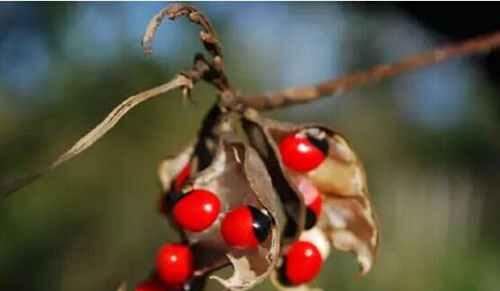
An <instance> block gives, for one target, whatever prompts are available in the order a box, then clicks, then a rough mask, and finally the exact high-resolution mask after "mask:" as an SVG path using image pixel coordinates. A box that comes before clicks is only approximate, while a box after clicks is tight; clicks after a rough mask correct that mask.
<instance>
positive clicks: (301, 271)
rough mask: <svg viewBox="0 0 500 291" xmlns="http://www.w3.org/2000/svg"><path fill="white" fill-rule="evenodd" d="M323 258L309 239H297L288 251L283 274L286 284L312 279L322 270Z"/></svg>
mask: <svg viewBox="0 0 500 291" xmlns="http://www.w3.org/2000/svg"><path fill="white" fill-rule="evenodd" d="M322 265H323V259H322V257H321V253H320V252H319V250H318V248H317V247H316V246H315V245H314V244H312V243H310V242H307V241H297V242H294V243H293V244H291V245H290V247H289V249H288V250H287V252H286V255H285V258H284V262H283V265H282V266H281V270H280V271H281V276H282V279H283V280H284V281H285V282H284V283H285V284H289V285H301V284H304V283H307V282H310V281H312V280H313V279H314V278H315V277H316V276H317V275H318V274H319V272H320V271H321V267H322Z"/></svg>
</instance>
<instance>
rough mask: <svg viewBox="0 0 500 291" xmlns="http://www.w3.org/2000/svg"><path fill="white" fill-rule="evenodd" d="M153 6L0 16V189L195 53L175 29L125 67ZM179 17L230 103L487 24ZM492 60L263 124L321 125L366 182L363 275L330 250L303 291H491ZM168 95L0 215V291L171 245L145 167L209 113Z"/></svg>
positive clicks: (122, 264) (107, 273)
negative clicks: (201, 33)
mask: <svg viewBox="0 0 500 291" xmlns="http://www.w3.org/2000/svg"><path fill="white" fill-rule="evenodd" d="M164 5H165V3H112V4H111V3H99V4H98V3H65V4H62V3H61V4H55V3H54V4H29V3H26V4H20V3H19V4H17V3H1V4H0V31H1V33H0V181H6V180H8V179H10V178H12V177H16V176H18V175H21V174H23V173H29V172H31V171H33V169H36V168H38V167H41V166H43V165H47V164H48V163H49V162H50V161H51V160H52V159H54V158H55V157H56V156H57V155H58V154H60V153H62V152H63V151H64V150H65V149H67V148H68V147H69V146H70V145H72V143H73V142H75V141H76V140H77V139H78V138H79V137H80V136H81V135H82V134H84V133H85V132H87V131H88V130H89V129H90V128H92V127H93V126H94V125H96V124H97V123H98V122H99V121H100V120H101V119H103V118H104V116H105V115H106V114H107V113H108V112H109V111H111V109H112V108H113V107H114V106H115V105H117V104H118V103H119V102H120V101H122V100H123V99H124V98H125V97H127V96H129V95H132V94H135V93H137V92H140V91H142V90H145V89H148V88H151V87H153V86H156V85H159V84H161V83H163V82H165V81H167V80H169V79H170V78H171V77H172V76H173V74H175V73H176V72H178V71H180V70H183V69H185V68H188V67H189V66H190V65H191V61H192V57H193V55H194V53H195V52H197V51H200V50H201V45H200V44H199V42H198V39H197V31H198V29H197V28H196V27H193V26H192V25H189V24H187V22H186V21H185V20H182V21H179V22H177V23H175V24H173V23H167V24H166V25H164V26H162V27H161V28H160V30H159V34H158V38H157V40H156V42H155V44H154V49H155V50H154V53H153V55H152V56H150V57H145V56H144V55H143V54H142V51H141V47H140V39H141V37H142V33H143V31H144V29H145V27H146V25H147V22H148V20H149V18H150V17H151V16H152V15H154V14H155V13H156V12H157V11H158V10H159V9H161V8H162V7H163V6H164ZM196 6H198V7H199V8H201V9H202V10H203V11H204V12H205V13H206V14H207V15H208V16H209V17H210V18H211V19H212V21H213V23H214V25H215V27H216V29H217V30H218V32H219V36H220V38H221V40H222V42H223V44H224V49H225V55H226V63H227V70H228V71H229V74H230V78H231V80H232V82H233V84H235V85H236V86H237V87H239V88H241V89H242V91H243V92H246V93H256V92H259V91H262V90H270V89H279V88H285V87H287V86H291V85H301V84H308V83H311V82H316V81H319V80H324V79H329V78H332V77H334V76H339V75H341V74H344V73H348V72H352V71H355V70H360V69H363V68H368V67H369V66H371V65H374V64H378V63H382V62H389V61H391V60H397V59H399V58H400V57H402V56H405V55H408V54H412V53H416V52H420V51H423V50H426V49H429V48H432V47H435V46H437V45H438V44H442V43H445V42H447V41H449V40H452V39H458V38H461V37H464V36H471V35H474V34H475V33H476V32H487V31H492V30H493V29H495V28H500V25H497V24H499V23H498V22H497V23H494V22H488V21H494V20H493V19H490V20H488V17H484V19H482V20H478V21H474V24H472V23H470V22H468V21H466V20H464V19H461V18H460V17H461V14H460V12H456V13H455V12H454V13H449V11H448V10H446V12H443V13H441V14H439V9H438V10H437V11H436V9H437V7H438V6H439V5H437V6H436V7H434V8H432V6H431V7H429V8H428V9H424V8H420V9H415V7H412V6H404V5H402V4H383V5H374V4H339V3H331V4H326V3H310V4H287V3H272V4H271V3H200V4H196ZM441 6H442V5H441ZM462 8H464V7H462ZM469 9H472V8H469ZM483 9H484V10H488V9H492V8H488V7H483ZM458 10H460V9H459V8H457V11H458ZM466 11H467V9H466ZM469 12H471V13H472V11H470V10H469ZM469 12H464V13H469ZM436 15H438V16H440V17H438V18H436ZM469 15H473V13H472V14H469ZM436 19H438V20H437V21H436ZM481 25H482V26H481ZM464 27H465V28H470V29H469V30H466V29H464ZM495 60H498V54H493V53H490V54H489V55H488V56H487V57H474V58H467V59H461V60H455V61H452V62H448V63H446V64H443V65H438V66H434V67H432V68H430V69H427V70H422V71H418V72H415V73H410V74H405V75H401V76H398V77H396V78H393V79H391V80H388V81H385V82H382V83H379V84H376V85H373V86H367V87H363V88H357V89H355V90H353V91H352V92H349V93H346V94H344V95H342V96H338V97H332V98H326V99H323V100H321V101H317V102H315V103H312V104H308V105H301V106H294V107H290V108H286V109H282V110H276V111H274V112H270V113H269V116H271V117H274V118H277V119H281V120H286V121H295V122H311V121H316V122H322V123H325V124H328V125H329V126H331V127H333V128H334V129H336V130H338V131H340V132H342V133H344V134H345V135H346V136H347V137H348V138H349V139H350V141H351V142H352V144H353V146H354V148H355V149H356V150H357V152H358V154H359V155H360V157H361V158H362V159H363V160H364V162H365V166H366V168H367V173H368V178H369V185H370V187H371V192H372V195H373V199H374V203H375V207H376V210H377V212H378V214H379V217H380V221H381V226H382V228H381V232H382V245H381V251H380V255H379V258H378V262H377V264H376V266H375V268H374V270H373V271H372V272H371V273H370V274H369V275H368V276H367V277H365V278H358V277H356V276H355V272H356V270H357V266H356V264H355V260H354V257H352V256H351V255H349V254H343V253H339V252H335V253H334V256H333V257H331V259H330V260H329V261H328V263H327V266H325V268H324V270H323V272H322V274H321V277H320V278H319V279H318V280H317V282H315V284H316V285H317V286H321V287H323V288H324V289H325V290H357V291H360V290H371V291H377V290H380V291H382V290H383V291H386V290H405V291H411V290H426V291H430V290H450V291H461V290H463V291H470V290H483V291H488V290H491V291H494V290H498V288H499V286H500V277H499V276H498V275H499V274H500V263H499V261H500V260H499V259H500V223H499V221H500V212H499V210H498V205H499V204H500V196H499V195H498V190H497V189H498V187H499V186H500V182H499V181H500V171H499V167H500V155H499V154H500V135H499V133H500V131H499V129H500V106H499V105H500V103H499V101H498V100H500V99H499V98H498V94H499V91H498V87H497V81H498V75H497V74H496V73H495V72H497V71H500V70H498V67H495V66H493V65H494V64H495ZM179 96H180V94H178V93H174V94H168V95H166V96H164V97H161V98H158V99H155V100H153V101H150V102H148V103H146V104H144V105H141V106H140V107H138V108H137V109H135V110H133V111H132V112H131V113H130V114H128V115H127V116H126V117H125V118H124V119H123V121H122V122H121V123H119V124H118V126H116V127H115V129H114V130H112V131H111V132H110V133H109V134H108V135H107V136H106V137H105V138H104V139H102V140H101V141H99V142H98V143H97V144H96V145H95V146H94V147H92V148H91V149H90V150H89V151H87V152H85V153H84V154H83V155H81V156H80V157H78V158H77V159H75V160H73V161H71V162H69V163H68V164H65V165H64V166H62V167H60V168H58V169H57V170H55V171H53V172H51V173H49V174H47V175H46V176H44V177H42V178H41V179H39V180H37V181H36V182H35V183H33V184H31V185H29V186H28V187H26V188H24V189H22V190H21V191H19V192H17V193H16V194H14V195H12V196H11V197H10V198H8V199H7V200H5V201H3V202H1V204H0V290H2V291H4V290H18V291H21V290H33V291H35V290H36V291H45V290H47V291H48V290H51V291H54V290H72V291H80V290H107V291H109V290H115V289H116V287H117V286H118V285H119V283H120V282H121V281H123V280H127V281H128V282H130V283H131V284H133V283H134V282H137V281H139V280H141V279H143V278H144V277H145V276H146V275H147V274H148V273H149V271H150V269H151V266H152V264H153V261H154V254H155V251H156V248H157V247H158V246H159V245H160V244H162V243H163V242H164V241H167V240H169V241H174V240H176V239H177V238H176V237H175V235H174V234H173V232H172V231H171V229H169V228H168V226H167V224H166V223H165V221H164V220H163V219H162V217H160V215H159V214H158V212H157V199H158V197H159V196H158V195H159V185H158V183H157V179H156V176H155V174H156V166H157V163H158V161H159V160H160V159H161V158H164V157H165V156H166V155H170V154H174V153H176V152H178V151H179V150H180V149H181V148H182V147H183V145H185V144H186V143H188V142H189V141H190V140H192V139H193V138H194V136H195V134H196V130H197V127H198V125H199V121H200V120H201V118H202V117H203V114H204V112H205V111H206V110H207V109H208V108H209V106H210V104H211V102H213V100H214V92H213V90H212V89H211V88H209V87H208V86H206V85H200V86H199V87H198V88H196V89H195V91H194V94H193V96H194V99H195V104H184V103H183V102H182V100H181V98H180V97H179ZM220 289H221V288H220V287H219V286H218V285H217V284H215V283H210V290H220ZM255 290H272V287H271V286H270V284H269V283H268V282H266V283H265V284H263V285H260V286H258V287H257V288H255Z"/></svg>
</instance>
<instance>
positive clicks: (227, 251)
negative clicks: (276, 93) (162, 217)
mask: <svg viewBox="0 0 500 291" xmlns="http://www.w3.org/2000/svg"><path fill="white" fill-rule="evenodd" d="M193 151H194V149H193V147H188V148H187V149H186V150H184V151H183V152H182V153H181V154H180V155H179V156H177V157H176V158H173V159H171V160H167V161H164V162H163V163H162V166H161V168H160V169H161V171H160V179H161V181H162V185H164V186H165V185H167V188H164V190H167V192H168V194H167V195H170V194H172V193H173V191H168V190H169V188H168V187H171V185H172V184H173V183H175V182H173V181H174V180H175V177H177V176H178V175H179V173H180V171H181V170H182V168H183V167H184V166H185V163H186V162H187V161H189V157H190V156H192V153H193ZM169 185H170V186H169ZM191 189H205V190H208V191H210V192H212V193H215V195H217V197H218V198H219V200H220V201H221V204H222V209H221V215H220V216H219V217H218V219H217V220H216V221H215V222H214V223H213V224H212V225H211V226H210V227H209V228H208V229H206V230H204V231H202V232H196V233H195V232H189V231H185V230H183V229H180V228H179V231H180V232H181V235H182V237H183V238H184V240H185V243H188V244H189V245H190V246H191V248H192V251H193V256H194V258H195V262H194V264H195V266H194V267H195V271H194V276H206V275H207V274H210V273H211V272H212V271H215V270H217V269H219V268H221V267H223V266H226V265H229V264H231V265H232V266H233V269H234V273H233V275H232V276H231V277H230V278H228V279H223V278H219V277H215V276H212V278H214V279H216V280H217V281H219V282H220V283H221V284H222V285H223V286H224V287H226V288H228V289H230V290H247V289H249V288H251V287H252V286H254V285H255V284H257V283H259V282H261V281H262V280H263V279H265V278H266V277H267V276H268V275H269V273H270V272H272V270H273V269H274V267H275V265H276V262H277V260H278V257H279V253H280V239H281V232H282V229H283V225H284V221H285V215H284V211H283V210H282V209H281V205H280V204H279V202H278V201H276V200H275V199H274V197H276V195H277V194H276V193H275V191H274V189H273V185H272V183H271V179H270V177H269V174H268V172H267V170H266V167H265V166H264V163H263V162H262V161H261V159H260V157H259V155H258V154H257V152H255V150H253V149H252V148H251V147H249V146H247V145H245V144H244V143H242V142H239V141H229V140H228V139H226V138H222V139H221V141H220V143H219V145H218V147H217V151H216V153H215V156H214V158H213V159H212V161H211V163H210V165H209V166H208V167H206V168H205V169H203V170H201V171H200V172H198V173H195V174H193V175H192V176H191V178H190V179H189V180H188V181H187V183H186V185H185V186H184V187H183V189H182V191H183V192H186V191H190V190H191ZM172 195H173V194H172ZM241 205H251V206H254V207H256V208H258V209H260V210H262V211H263V212H264V213H266V214H267V215H269V216H270V217H271V221H272V224H271V229H270V233H269V235H268V237H267V239H266V240H265V241H263V242H262V244H260V245H259V246H258V247H257V248H254V249H248V250H239V249H235V248H232V247H230V246H228V245H227V243H226V242H225V241H224V239H223V237H222V235H221V230H220V228H221V220H222V219H223V216H224V214H223V213H225V212H227V211H229V210H231V209H234V208H236V207H239V206H241Z"/></svg>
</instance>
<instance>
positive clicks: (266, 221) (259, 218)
mask: <svg viewBox="0 0 500 291" xmlns="http://www.w3.org/2000/svg"><path fill="white" fill-rule="evenodd" d="M270 229H271V219H270V218H269V216H268V215H266V214H264V213H263V212H262V211H260V210H259V209H257V208H255V207H253V206H241V207H238V208H236V209H233V210H232V211H230V212H228V213H227V214H226V216H225V217H224V219H223V220H222V224H221V234H222V237H223V238H224V240H225V241H226V243H227V244H228V245H229V246H231V247H234V248H238V249H248V248H255V247H257V246H258V245H259V243H261V242H263V241H265V240H266V238H267V236H268V235H269V232H270Z"/></svg>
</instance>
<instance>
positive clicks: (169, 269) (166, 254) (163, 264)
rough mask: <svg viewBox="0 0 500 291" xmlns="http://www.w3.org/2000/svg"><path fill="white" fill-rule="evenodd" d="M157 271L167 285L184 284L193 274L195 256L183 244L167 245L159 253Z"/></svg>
mask: <svg viewBox="0 0 500 291" xmlns="http://www.w3.org/2000/svg"><path fill="white" fill-rule="evenodd" d="M156 270H157V273H158V276H159V278H160V279H161V280H162V281H163V282H164V283H165V284H167V285H179V284H183V283H184V282H186V281H187V280H188V279H189V278H190V277H191V275H192V274H193V254H192V253H191V250H190V249H189V247H188V246H185V245H183V244H165V245H163V246H162V247H161V248H160V250H159V251H158V255H157V257H156Z"/></svg>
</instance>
